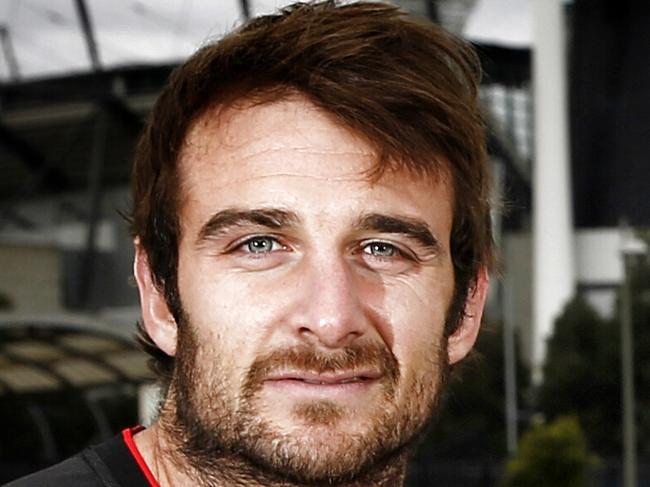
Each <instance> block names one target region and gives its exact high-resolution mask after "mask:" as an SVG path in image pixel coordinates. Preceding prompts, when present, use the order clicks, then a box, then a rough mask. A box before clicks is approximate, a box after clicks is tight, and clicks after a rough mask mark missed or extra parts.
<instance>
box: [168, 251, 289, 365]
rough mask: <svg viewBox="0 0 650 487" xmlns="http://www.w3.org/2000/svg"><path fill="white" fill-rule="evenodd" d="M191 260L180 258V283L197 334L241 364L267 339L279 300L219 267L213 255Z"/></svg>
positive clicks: (230, 362)
mask: <svg viewBox="0 0 650 487" xmlns="http://www.w3.org/2000/svg"><path fill="white" fill-rule="evenodd" d="M189 260H191V259H185V261H184V260H183V259H180V261H179V272H178V277H179V279H178V281H179V282H178V286H179V292H180V296H181V301H182V303H183V307H184V309H185V311H186V312H187V313H188V315H189V316H190V319H191V322H192V326H193V327H194V328H195V330H196V334H197V338H198V339H199V340H202V341H204V342H205V343H210V344H214V347H217V348H218V349H219V350H215V351H214V353H215V354H217V355H216V356H218V357H223V360H221V361H222V362H225V363H226V365H233V366H238V367H241V366H242V365H241V364H245V363H246V360H249V361H250V360H252V358H254V352H255V347H256V344H258V343H263V341H264V338H265V336H266V334H267V333H268V328H269V325H268V324H269V323H271V322H272V319H271V317H272V316H273V313H274V307H277V306H278V300H277V299H273V296H272V295H270V294H269V292H268V291H269V290H268V289H261V288H260V287H259V286H256V285H254V283H251V282H250V281H249V280H247V279H245V278H243V276H242V275H237V274H231V273H228V272H227V271H224V270H223V269H217V268H216V266H215V265H214V264H213V263H212V262H210V259H209V258H203V257H196V258H194V260H193V261H192V262H191V263H190V262H188V261H189Z"/></svg>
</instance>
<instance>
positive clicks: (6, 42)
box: [0, 25, 20, 81]
mask: <svg viewBox="0 0 650 487" xmlns="http://www.w3.org/2000/svg"><path fill="white" fill-rule="evenodd" d="M0 40H1V41H2V52H3V53H4V55H5V59H6V61H7V69H8V70H9V79H11V81H18V79H19V78H20V69H19V68H18V61H17V60H16V53H15V52H14V46H13V44H12V43H11V36H10V35H9V27H7V26H6V25H2V26H0Z"/></svg>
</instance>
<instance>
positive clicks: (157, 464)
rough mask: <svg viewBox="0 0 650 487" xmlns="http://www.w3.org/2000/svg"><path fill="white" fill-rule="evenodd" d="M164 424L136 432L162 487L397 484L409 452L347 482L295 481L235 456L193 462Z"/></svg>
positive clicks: (365, 486)
mask: <svg viewBox="0 0 650 487" xmlns="http://www.w3.org/2000/svg"><path fill="white" fill-rule="evenodd" d="M173 431H174V429H173V428H167V427H166V418H165V417H164V416H163V417H161V418H159V420H158V421H157V422H156V423H155V424H154V425H153V426H151V427H150V428H148V429H146V430H144V431H142V432H140V433H138V434H137V435H136V436H135V442H136V445H137V446H138V449H139V450H140V453H141V454H142V456H143V457H144V459H145V461H146V462H147V465H148V466H149V468H150V470H151V471H152V473H153V475H154V477H155V478H156V479H157V480H158V483H159V484H160V486H161V487H185V486H187V487H189V486H201V487H240V486H242V487H243V486H246V487H297V486H305V485H312V486H318V485H326V486H327V487H368V486H383V487H399V486H402V485H404V479H405V474H406V466H407V461H408V455H407V454H406V453H402V454H401V455H398V456H396V457H395V458H393V459H392V460H391V461H389V462H388V463H384V464H382V465H380V466H378V467H377V468H375V469H372V470H371V471H369V472H367V473H365V474H364V475H362V476H360V477H358V478H355V479H353V480H350V481H345V482H338V483H331V482H329V481H324V482H322V483H311V484H303V483H296V482H293V481H291V480H288V479H286V478H283V477H282V476H280V475H278V474H273V473H270V472H265V471H262V470H260V469H258V468H256V466H255V465H252V464H251V463H250V462H249V461H248V460H247V459H245V458H243V457H241V456H237V455H224V456H223V457H220V458H215V459H214V461H213V462H211V464H210V465H209V466H207V467H204V466H197V465H193V462H192V461H191V459H188V458H187V456H186V455H185V454H184V453H183V452H182V451H181V448H180V444H181V443H182V439H178V438H176V437H175V436H174V435H173V434H171V432H173Z"/></svg>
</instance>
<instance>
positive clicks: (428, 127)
mask: <svg viewBox="0 0 650 487" xmlns="http://www.w3.org/2000/svg"><path fill="white" fill-rule="evenodd" d="M479 72H480V70H479V67H478V63H477V61H476V58H475V55H474V54H473V52H472V51H471V49H470V48H468V47H467V46H465V45H464V44H463V43H462V42H461V41H459V40H457V39H455V38H453V37H451V36H450V35H448V34H446V33H444V32H443V31H442V30H440V29H439V28H437V27H435V26H433V25H428V24H423V23H419V22H418V21H415V20H413V19H410V18H408V17H407V16H406V15H404V14H403V13H402V12H400V11H399V10H397V9H396V8H394V7H392V6H389V5H386V4H382V3H360V4H349V5H336V4H334V3H332V2H325V3H317V4H307V5H304V4H300V5H298V4H297V5H295V6H292V7H288V8H286V9H285V10H283V11H282V12H281V13H280V14H278V15H274V16H267V17H262V18H258V19H254V20H252V21H251V22H249V23H248V24H247V25H245V26H243V27H242V28H240V29H238V30H237V31H235V32H234V33H232V34H230V35H228V36H226V37H225V38H223V39H222V40H220V41H219V42H217V43H216V44H213V45H209V46H207V47H205V48H203V49H201V50H200V51H199V52H198V53H196V54H195V55H194V56H193V57H192V58H191V59H190V60H189V61H187V62H186V63H185V64H184V65H182V66H181V67H180V68H178V69H177V70H176V72H175V73H174V74H173V75H172V77H171V80H170V82H169V84H168V85H167V86H166V87H165V89H164V90H163V92H162V94H161V95H160V98H159V100H158V102H157V103H156V106H155V107H154V110H153V113H152V114H151V117H150V120H149V123H148V125H147V127H146V129H145V132H144V134H143V136H142V138H141V140H140V142H139V145H138V149H137V153H136V157H135V166H134V172H133V205H134V210H133V216H132V221H131V223H132V229H133V234H134V238H135V245H136V257H135V265H134V270H135V276H136V279H137V282H138V288H139V291H140V299H141V306H142V323H141V326H140V338H141V341H142V343H143V345H144V347H145V349H146V350H147V351H148V352H149V353H150V354H151V355H152V357H153V366H154V368H155V370H156V371H157V373H158V375H159V378H160V380H161V382H162V384H163V386H164V391H165V397H164V400H163V403H162V405H161V410H160V415H159V418H158V420H157V421H156V422H155V424H154V425H152V426H151V427H149V428H147V429H142V428H136V429H131V430H126V431H125V432H124V434H123V436H122V437H121V438H116V439H114V440H112V441H111V442H109V443H107V444H104V445H101V446H99V447H95V448H94V449H90V450H87V451H86V452H84V453H83V454H81V456H77V457H73V459H72V460H68V461H67V462H64V463H63V464H61V465H59V466H57V467H54V468H53V469H50V470H46V471H44V472H42V473H40V474H36V476H35V477H31V479H30V478H29V477H28V478H27V479H26V480H23V481H22V482H20V481H19V482H18V483H16V484H15V485H17V486H22V485H64V484H68V485H160V486H163V487H164V486H196V485H199V486H203V485H205V486H239V485H247V486H249V485H250V486H293V485H328V486H329V485H341V486H344V485H345V486H347V485H358V486H361V485H364V486H365V485H372V486H374V485H386V486H397V485H401V484H402V483H403V481H404V478H405V472H406V464H407V460H408V457H409V453H410V452H411V449H412V446H413V444H414V442H415V441H416V439H417V438H418V436H419V435H420V434H421V433H422V431H423V429H424V428H425V427H426V425H427V424H428V422H429V421H430V419H431V417H432V415H433V413H434V411H435V409H436V405H437V403H438V401H439V398H440V394H441V391H442V388H443V385H444V383H445V379H446V377H447V375H448V372H449V369H450V366H452V365H453V364H454V363H456V362H458V361H459V360H461V359H462V358H463V357H464V356H465V355H466V354H467V353H468V352H469V350H470V349H471V347H472V345H473V343H474V341H475V339H476V336H477V333H478V330H479V326H480V321H481V314H482V310H483V305H484V301H485V295H486V291H487V280H488V278H487V271H488V269H489V267H490V265H491V261H492V252H493V248H492V245H493V244H492V238H491V230H490V216H489V210H490V209H489V203H488V196H489V185H488V179H489V178H488V174H487V168H486V155H485V146H484V133H483V126H482V123H481V119H480V116H479V109H478V102H477V84H478V79H477V78H478V73H479ZM54 479H56V480H54ZM102 479H103V480H102ZM48 482H49V483H48ZM102 482H103V483H102Z"/></svg>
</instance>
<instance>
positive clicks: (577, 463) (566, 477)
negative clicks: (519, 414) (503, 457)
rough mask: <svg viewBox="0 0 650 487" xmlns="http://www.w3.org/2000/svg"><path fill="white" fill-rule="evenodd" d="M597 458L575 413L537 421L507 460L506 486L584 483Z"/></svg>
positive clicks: (576, 486) (577, 486) (553, 486)
mask: <svg viewBox="0 0 650 487" xmlns="http://www.w3.org/2000/svg"><path fill="white" fill-rule="evenodd" d="M595 462H596V459H595V457H594V456H593V455H591V454H590V453H589V451H588V449H587V442H586V440H585V437H584V434H583V433H582V430H581V429H580V425H579V423H578V420H577V419H576V418H575V417H561V418H558V419H556V420H555V421H554V422H553V423H551V424H548V425H543V424H538V425H534V426H533V427H532V428H531V429H530V430H528V431H527V432H526V433H525V434H524V435H523V436H522V438H521V443H520V446H519V453H518V454H517V456H516V457H515V458H513V459H511V460H510V461H509V462H508V465H507V468H506V475H505V478H504V482H503V485H504V487H584V486H585V485H586V482H587V471H588V468H589V467H590V466H591V465H593V464H594V463H595Z"/></svg>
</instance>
